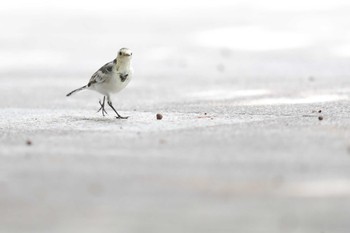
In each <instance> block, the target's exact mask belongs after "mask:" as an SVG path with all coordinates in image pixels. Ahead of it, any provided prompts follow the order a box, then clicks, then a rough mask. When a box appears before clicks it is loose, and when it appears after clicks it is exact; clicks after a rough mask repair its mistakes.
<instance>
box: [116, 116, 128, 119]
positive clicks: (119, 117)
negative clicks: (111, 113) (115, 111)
mask: <svg viewBox="0 0 350 233" xmlns="http://www.w3.org/2000/svg"><path fill="white" fill-rule="evenodd" d="M115 118H117V119H123V120H126V119H128V118H129V116H126V117H123V116H121V115H118V116H116V117H115Z"/></svg>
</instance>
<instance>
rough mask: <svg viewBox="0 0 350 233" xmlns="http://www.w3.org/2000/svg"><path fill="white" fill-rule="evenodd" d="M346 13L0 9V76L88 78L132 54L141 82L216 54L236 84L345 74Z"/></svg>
mask: <svg viewBox="0 0 350 233" xmlns="http://www.w3.org/2000/svg"><path fill="white" fill-rule="evenodd" d="M349 6H350V3H349V1H345V0H332V1H324V0H323V1H313V0H306V1H302V0H294V1H277V0H267V1H254V0H244V1H243V0H242V1H238V0H217V1H209V0H207V1H200V2H199V1H184V0H179V1H141V0H140V1H136V0H131V1H106V0H101V1H68V0H63V1H44V0H34V1H25V0H15V1H3V2H2V3H1V8H0V26H1V29H2V33H1V35H0V52H1V53H0V59H1V63H0V72H1V76H6V75H10V74H14V73H20V72H25V73H26V75H36V76H38V75H40V74H41V75H43V76H47V75H48V74H52V73H55V74H56V75H59V74H61V75H63V76H65V77H67V74H70V75H76V74H79V75H88V77H90V74H91V72H92V71H94V70H96V69H97V68H98V66H96V64H101V65H102V64H104V62H105V61H106V59H113V56H115V55H116V52H117V50H118V49H119V48H120V47H130V48H132V49H133V50H134V52H136V53H135V64H136V65H139V66H138V69H139V71H141V72H140V73H142V74H147V73H148V72H156V71H154V70H155V66H158V67H160V68H162V66H164V67H165V68H167V69H169V72H178V71H177V69H178V67H177V65H178V66H180V67H181V66H185V65H188V66H189V67H193V68H194V71H195V70H196V69H197V68H201V69H208V71H210V70H211V69H213V68H216V67H217V65H218V64H216V63H215V61H211V63H210V62H209V59H211V58H214V57H215V55H217V54H220V53H221V55H223V56H225V55H231V56H234V57H235V58H237V59H235V62H232V63H230V64H228V71H232V72H235V74H239V75H258V76H259V75H279V76H293V75H346V74H348V73H349V68H348V66H347V62H348V61H347V59H348V58H349V56H350V44H349V41H350V32H349V30H348V28H349V26H350V25H349V24H350V16H349V10H350V8H349ZM188 54H192V55H191V56H186V55H188ZM196 55H197V56H198V57H196ZM197 58H201V60H202V61H201V60H200V59H197ZM206 61H208V63H206ZM247 61H249V62H248V63H247ZM269 62H271V63H269ZM213 63H214V64H213ZM291 63H292V65H291ZM174 64H175V65H174ZM211 64H213V66H212V67H211V66H210V65H211ZM171 65H173V66H171ZM270 66H272V67H270ZM87 67H91V69H87ZM276 67H277V68H276ZM230 69H231V70H230ZM47 72H49V73H47ZM85 72H86V73H85ZM88 77H86V76H85V77H84V78H85V79H84V80H86V79H87V78H88ZM63 79H64V78H63ZM82 80H83V77H82Z"/></svg>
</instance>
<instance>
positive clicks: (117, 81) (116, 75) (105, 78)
mask: <svg viewBox="0 0 350 233" xmlns="http://www.w3.org/2000/svg"><path fill="white" fill-rule="evenodd" d="M131 58H132V51H131V50H130V49H128V48H121V49H120V50H119V52H118V55H117V57H116V58H115V59H114V60H113V61H111V62H108V63H106V64H105V65H103V66H102V67H101V68H100V69H99V70H97V71H96V72H95V73H94V74H93V75H92V76H91V78H90V80H89V82H88V84H87V85H85V86H82V87H80V88H78V89H75V90H73V91H71V92H69V93H68V94H67V95H66V96H67V97H68V96H71V95H72V94H74V93H76V92H79V91H82V90H92V91H97V92H99V93H100V94H102V95H103V101H102V102H101V100H99V104H100V109H99V110H98V111H97V112H100V111H101V112H102V116H105V113H106V114H107V111H106V110H105V101H106V100H107V104H108V105H109V106H110V107H111V108H112V110H113V111H114V112H115V113H116V114H117V116H116V118H117V119H128V116H127V117H123V116H121V115H120V114H119V113H118V112H117V110H115V108H114V106H113V104H112V100H111V94H114V93H118V92H120V91H121V90H123V89H124V88H125V87H126V86H127V85H128V84H129V82H130V80H131V79H132V76H133V68H132V66H131Z"/></svg>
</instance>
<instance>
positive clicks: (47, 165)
mask: <svg viewBox="0 0 350 233" xmlns="http://www.w3.org/2000/svg"><path fill="white" fill-rule="evenodd" d="M84 9H85V8H84ZM210 9H212V10H211V11H209V10H208V9H206V8H201V9H197V10H194V9H192V10H188V11H185V12H183V11H181V8H180V9H175V10H174V13H173V15H172V14H169V15H166V14H165V13H164V15H163V14H160V13H159V14H158V15H157V14H156V15H152V14H149V15H148V14H147V13H144V14H146V16H145V17H144V18H142V17H141V18H136V19H135V18H132V19H129V18H127V19H128V21H127V22H128V25H129V26H130V25H131V28H130V27H126V26H125V25H124V24H121V23H120V21H121V20H123V19H124V17H125V15H124V14H123V15H122V16H118V15H113V14H112V15H111V14H110V12H109V13H108V14H107V13H106V15H101V14H100V15H98V16H95V15H94V14H92V13H91V12H84V11H83V12H80V13H79V14H76V13H75V12H74V11H72V12H69V11H63V10H62V11H60V10H57V9H56V11H53V10H52V9H51V10H52V12H51V11H50V10H45V11H44V12H41V14H31V13H29V12H30V11H29V10H26V11H24V14H23V15H22V16H21V17H20V18H17V17H14V16H15V15H16V14H17V13H16V14H15V13H8V12H7V13H4V14H2V15H1V16H0V17H1V19H2V20H1V22H4V19H12V21H11V23H9V24H5V25H3V26H4V27H5V28H6V30H8V32H9V33H8V34H3V35H2V36H1V38H0V39H1V41H0V42H1V44H0V49H1V52H2V53H1V54H2V55H1V56H2V58H3V59H2V61H3V62H2V64H1V65H0V67H1V73H0V80H1V83H2V84H1V85H0V92H1V93H2V94H1V100H0V130H1V134H0V232H1V233H2V232H4V233H20V232H26V233H38V232H45V233H46V232H50V233H51V232H52V233H56V232H57V233H58V232H60V233H61V232H64V233H73V232H74V233H76V232H85V233H89V232H91V233H92V232H99V233H107V232H123V233H136V232H149V233H151V232H152V233H154V232H167V233H172V232H174V233H175V232H176V233H178V232H202V233H206V232H208V233H209V232H266V233H273V232H276V233H277V232H308V233H321V232H324V233H326V232H332V233H334V232H336V233H342V232H344V233H345V232H348V229H350V222H349V221H348V216H349V215H350V169H349V168H350V117H349V96H350V77H349V73H350V70H349V68H348V64H349V60H348V57H347V54H345V52H346V50H345V49H344V50H341V51H342V52H344V53H342V54H340V53H339V48H340V47H339V46H343V48H345V47H346V45H345V44H342V43H341V42H342V41H345V39H344V38H343V37H337V34H336V33H335V32H333V34H332V35H333V36H334V38H331V37H330V36H329V37H327V38H326V37H322V38H323V39H320V38H321V37H318V35H325V34H329V31H327V29H329V28H331V26H332V25H328V26H327V25H326V26H324V27H323V28H322V29H318V28H316V27H315V28H312V30H315V31H312V30H311V28H310V30H311V32H309V34H308V33H306V31H307V30H306V29H307V28H305V27H302V26H301V23H300V22H306V25H307V22H309V21H308V19H305V16H306V15H310V12H308V11H307V10H306V11H305V12H304V11H302V12H298V13H297V14H296V12H293V11H291V12H289V11H286V12H280V11H273V12H269V11H267V12H265V11H264V10H261V11H259V12H258V13H259V14H255V13H256V11H257V10H256V9H255V10H251V11H250V10H247V8H244V7H242V8H234V9H235V10H234V9H233V8H222V9H217V8H210ZM242 9H244V10H245V12H244V11H242ZM336 9H337V10H334V11H332V10H329V9H319V10H318V11H317V10H316V11H315V12H313V14H311V15H312V16H313V18H312V20H316V21H317V20H319V21H322V20H324V19H329V18H331V16H334V15H336V16H337V17H334V18H332V20H333V21H330V22H331V23H334V24H337V25H338V26H339V25H341V26H345V23H344V22H345V21H344V19H347V18H348V16H347V15H348V14H347V13H346V11H344V10H343V9H342V8H341V7H339V8H338V7H337V8H336ZM219 10H222V11H219ZM232 11H233V12H235V14H233V15H230V17H228V16H227V15H225V13H230V12H232ZM325 11H326V13H327V12H328V14H329V15H326V16H325V14H322V13H324V12H325ZM62 12H65V14H63V15H62V14H60V13H62ZM179 12H182V15H181V16H182V17H179V16H178V14H179ZM195 12H197V13H198V18H197V20H191V19H192V17H193V13H195ZM219 12H220V13H219ZM22 13H23V12H22ZM138 13H139V12H138ZM204 13H206V14H204ZM244 13H245V14H248V16H252V15H254V16H255V18H254V19H252V18H249V17H246V16H245V14H244ZM267 13H269V14H268V16H267ZM212 15H215V16H216V18H215V20H213V18H212V17H211V16H212ZM26 16H28V17H29V19H30V20H27V21H26V20H23V19H24V18H25V17H26ZM291 16H293V20H291V21H288V20H289V17H291ZM159 17H163V18H162V19H163V21H162V22H159V19H158V18H159ZM274 17H276V18H278V19H281V21H278V20H272V19H274ZM327 17H329V18H327ZM287 19H288V20H287ZM303 20H304V21H303ZM310 20H311V19H310ZM185 22H186V23H185ZM287 22H293V23H296V24H297V25H298V27H295V25H294V24H292V23H289V24H288V23H287ZM312 22H313V21H312ZM322 22H323V21H322ZM114 25H118V26H119V28H121V29H122V32H123V35H125V36H121V35H120V34H121V33H120V32H115V31H110V30H109V29H110V28H111V26H114ZM221 25H224V27H225V28H227V27H231V28H233V29H234V30H236V28H237V27H242V25H243V26H244V25H248V26H249V27H250V30H248V31H249V33H251V34H253V35H254V33H256V32H260V31H259V30H260V29H259V30H256V29H251V26H254V27H255V28H256V27H258V26H259V27H260V26H261V27H262V28H263V29H264V31H265V32H268V33H267V34H266V36H265V37H263V38H262V40H256V41H249V40H247V41H245V40H242V41H243V42H242V41H241V40H237V41H235V42H236V43H238V44H239V43H241V44H239V45H240V46H241V47H242V48H244V49H239V48H235V46H233V47H232V46H231V44H230V43H228V44H225V43H226V42H225V41H221V42H222V45H220V46H213V44H212V43H211V40H207V39H205V38H209V39H210V36H211V35H212V33H214V34H215V33H219V34H220V33H222V35H226V34H227V29H223V30H221V29H220V30H219V31H218V30H217V28H220V27H219V26H221ZM237 25H238V26H237ZM310 27H311V26H310ZM339 27H340V26H339ZM281 28H283V30H287V31H288V33H287V34H283V33H282V32H281V31H283V30H282V29H281ZM24 29H25V30H24ZM341 29H342V28H340V29H339V28H338V31H337V32H338V34H339V35H340V34H341V33H340V32H341ZM213 30H214V31H213ZM229 30H231V29H229ZM271 30H274V32H273V33H272V32H271ZM298 30H300V31H298ZM318 30H319V31H318ZM18 32H21V33H18ZM239 32H242V33H243V32H244V30H242V29H239ZM277 32H278V33H282V34H281V35H282V36H281V37H280V39H281V38H282V39H286V38H287V37H285V36H286V35H288V36H290V35H294V37H293V36H292V37H291V38H292V41H294V42H295V43H294V42H291V41H290V42H286V43H277V42H276V43H270V42H269V41H270V40H269V38H272V37H270V36H271V35H272V36H274V35H276V33H277ZM301 32H303V33H304V34H302V35H304V36H303V37H298V36H296V35H299V34H300V33H301ZM269 33H270V34H269ZM271 33H272V34H271ZM317 33H320V34H317ZM322 33H324V34H322ZM243 34H244V33H243ZM240 35H241V36H242V34H237V35H236V34H235V36H238V37H239V36H240ZM308 35H312V36H314V37H312V38H313V40H311V41H308V40H300V38H308V39H310V38H311V37H308ZM342 36H344V34H342ZM203 38H204V39H203ZM243 38H244V37H243ZM264 38H266V39H267V40H266V41H264V40H263V39H264ZM312 38H311V39H312ZM217 39H218V40H219V41H220V38H217ZM286 40H287V39H286ZM296 42H298V43H296ZM304 42H305V43H306V44H303V43H304ZM249 43H251V44H249ZM125 44H126V45H125ZM111 45H112V47H113V48H112V49H111ZM252 45H255V47H253V48H252V47H251V46H252ZM289 45H292V46H294V47H293V48H290V47H288V46H289ZM123 46H128V47H130V48H132V49H133V51H134V68H135V78H134V80H132V82H131V83H130V85H129V86H128V87H127V88H126V89H125V90H124V91H123V92H122V93H120V94H118V95H116V96H114V98H113V99H114V104H115V107H116V108H117V109H118V111H119V112H120V113H121V114H122V115H127V116H130V118H129V119H127V120H117V119H115V118H114V115H113V114H112V111H111V110H107V111H108V113H109V114H108V115H107V116H106V117H102V116H101V114H100V113H96V110H97V109H98V107H99V105H98V100H99V98H101V97H100V96H99V95H98V94H97V93H93V92H89V91H86V92H81V93H79V94H77V95H74V96H72V97H70V98H67V97H65V94H66V93H68V92H69V91H70V90H72V89H74V88H77V87H79V86H82V85H84V84H85V83H86V82H87V81H88V79H89V78H90V75H91V74H92V73H93V72H94V71H95V70H96V69H98V68H99V67H100V66H101V65H103V64H104V63H106V62H107V61H109V60H112V59H113V58H114V55H115V53H116V51H117V50H118V49H119V47H123ZM269 46H271V47H269ZM274 46H275V47H274ZM249 48H252V49H249ZM262 48H269V49H268V50H263V49H262ZM157 113H161V114H162V115H163V119H162V120H157V119H156V114H157Z"/></svg>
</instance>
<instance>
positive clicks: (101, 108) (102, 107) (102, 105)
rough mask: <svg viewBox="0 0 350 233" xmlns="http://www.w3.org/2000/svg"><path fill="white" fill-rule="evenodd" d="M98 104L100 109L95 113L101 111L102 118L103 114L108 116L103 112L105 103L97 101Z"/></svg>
mask: <svg viewBox="0 0 350 233" xmlns="http://www.w3.org/2000/svg"><path fill="white" fill-rule="evenodd" d="M98 103H99V104H100V106H101V107H100V109H99V110H97V112H100V111H101V112H102V116H105V113H106V114H107V115H108V113H107V112H106V110H105V103H104V101H103V102H101V100H99V101H98Z"/></svg>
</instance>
